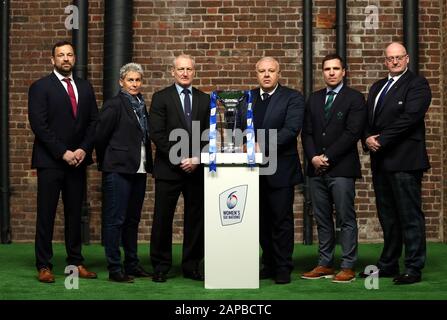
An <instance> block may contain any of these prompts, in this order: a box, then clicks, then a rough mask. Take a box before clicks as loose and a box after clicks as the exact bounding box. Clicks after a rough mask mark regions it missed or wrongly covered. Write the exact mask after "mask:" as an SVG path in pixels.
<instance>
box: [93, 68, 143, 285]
mask: <svg viewBox="0 0 447 320" xmlns="http://www.w3.org/2000/svg"><path fill="white" fill-rule="evenodd" d="M142 80H143V68H142V67H141V65H139V64H137V63H132V62H131V63H127V64H125V65H124V66H122V67H121V68H120V80H119V83H120V87H121V89H120V91H119V93H118V94H117V95H116V96H115V97H113V98H111V99H109V100H107V101H106V102H105V103H104V106H103V107H102V109H101V113H100V115H99V119H98V125H97V126H96V155H97V160H98V167H99V170H101V171H102V186H103V188H102V194H103V198H102V199H103V202H102V228H103V241H104V249H105V252H106V258H107V269H108V270H109V280H111V281H115V282H133V277H150V274H149V273H148V272H146V271H145V270H144V269H143V267H142V266H141V265H140V264H139V258H138V243H137V241H138V225H139V223H140V219H141V209H142V207H143V202H144V196H145V192H146V179H147V173H151V172H152V151H151V141H150V139H149V126H148V118H149V117H148V114H147V110H146V103H145V101H144V98H143V95H142V94H141V87H142ZM120 243H122V245H123V249H124V257H125V258H124V265H122V264H121V252H120ZM123 267H124V268H123Z"/></svg>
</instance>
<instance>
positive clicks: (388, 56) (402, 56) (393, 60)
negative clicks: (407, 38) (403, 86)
mask: <svg viewBox="0 0 447 320" xmlns="http://www.w3.org/2000/svg"><path fill="white" fill-rule="evenodd" d="M409 62H410V58H409V57H408V54H407V49H405V47H404V46H403V45H402V44H400V43H399V42H392V43H390V44H389V45H388V46H387V47H386V49H385V62H384V63H385V66H386V67H387V68H388V71H389V73H390V75H391V76H392V77H395V76H398V75H400V74H402V73H404V72H405V70H407V66H408V63H409Z"/></svg>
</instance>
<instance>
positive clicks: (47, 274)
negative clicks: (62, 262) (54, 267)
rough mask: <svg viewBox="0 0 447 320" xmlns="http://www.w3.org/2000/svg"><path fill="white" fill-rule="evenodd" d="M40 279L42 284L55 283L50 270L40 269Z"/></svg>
mask: <svg viewBox="0 0 447 320" xmlns="http://www.w3.org/2000/svg"><path fill="white" fill-rule="evenodd" d="M38 279H39V281H40V282H44V283H53V282H54V275H53V273H52V272H51V270H50V269H48V268H40V269H39V275H38Z"/></svg>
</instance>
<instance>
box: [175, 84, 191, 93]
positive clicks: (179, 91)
mask: <svg viewBox="0 0 447 320" xmlns="http://www.w3.org/2000/svg"><path fill="white" fill-rule="evenodd" d="M175 88H176V89H177V92H178V94H179V95H180V94H181V93H182V91H183V89H189V92H191V93H192V85H190V86H189V87H188V88H183V87H182V86H179V85H178V84H177V83H176V84H175Z"/></svg>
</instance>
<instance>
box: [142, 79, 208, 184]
mask: <svg viewBox="0 0 447 320" xmlns="http://www.w3.org/2000/svg"><path fill="white" fill-rule="evenodd" d="M209 102H210V98H209V95H207V94H206V93H204V92H202V91H200V90H197V89H196V88H192V120H193V121H198V122H199V124H200V132H196V133H195V135H197V136H194V144H193V141H192V140H193V137H192V133H191V129H190V128H189V127H188V125H187V124H186V120H185V115H184V112H183V108H182V103H181V101H180V97H179V95H178V92H177V89H176V87H175V84H173V85H172V86H169V87H166V88H164V89H162V90H160V91H158V92H155V93H154V95H153V96H152V103H151V108H150V110H149V130H150V137H151V139H152V141H153V142H154V144H155V146H156V147H157V149H156V151H155V160H154V171H153V175H154V177H155V178H156V179H165V180H181V179H183V178H186V177H188V176H191V174H188V173H185V172H184V171H183V170H182V169H181V168H180V166H179V164H178V163H171V161H170V160H169V151H170V150H171V147H172V146H173V145H175V144H177V143H178V142H179V141H180V138H177V139H176V140H175V141H169V134H170V133H171V131H172V130H174V129H184V130H185V132H186V133H187V134H188V139H189V149H190V150H189V152H188V157H192V156H197V157H199V159H200V150H198V149H200V148H195V149H197V150H193V149H194V148H193V147H194V145H195V144H197V143H198V142H199V141H200V136H201V134H202V132H203V131H204V130H206V129H208V127H209ZM199 133H200V136H199V135H198V134H199ZM204 144H205V143H203V142H202V143H201V144H199V145H198V146H200V147H202V146H203V145H204ZM198 174H203V170H202V169H201V168H197V170H195V171H194V173H193V175H198Z"/></svg>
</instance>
